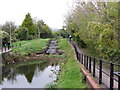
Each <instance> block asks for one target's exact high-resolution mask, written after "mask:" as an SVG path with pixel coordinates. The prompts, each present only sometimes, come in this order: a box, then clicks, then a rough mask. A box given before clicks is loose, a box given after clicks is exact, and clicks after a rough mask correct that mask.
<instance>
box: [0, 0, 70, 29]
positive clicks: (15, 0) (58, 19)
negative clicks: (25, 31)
mask: <svg viewBox="0 0 120 90" xmlns="http://www.w3.org/2000/svg"><path fill="white" fill-rule="evenodd" d="M71 1H72V0H0V24H4V23H5V22H6V21H14V22H15V24H17V25H21V24H22V21H23V20H24V18H25V15H26V14H27V13H28V12H29V13H30V14H31V16H32V18H34V17H38V18H39V19H42V20H43V21H44V22H45V23H46V24H48V25H49V26H50V27H51V28H62V25H63V22H64V18H65V15H66V14H67V11H68V10H69V9H68V7H69V5H70V3H71ZM68 4H69V5H68Z"/></svg>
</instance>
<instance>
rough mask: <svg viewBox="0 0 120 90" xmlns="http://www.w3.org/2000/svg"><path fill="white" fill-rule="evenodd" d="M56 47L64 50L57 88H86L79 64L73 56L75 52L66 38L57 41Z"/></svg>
mask: <svg viewBox="0 0 120 90" xmlns="http://www.w3.org/2000/svg"><path fill="white" fill-rule="evenodd" d="M58 47H59V48H60V49H61V50H64V51H65V54H66V55H65V56H64V60H63V61H62V62H61V68H62V71H61V72H60V75H59V76H58V80H57V82H56V87H57V88H87V85H86V84H85V83H84V82H83V80H82V77H83V76H82V71H81V70H80V64H79V63H78V62H77V60H76V58H75V52H74V50H73V49H72V47H71V46H70V44H69V43H68V42H67V40H66V39H60V40H59V41H58Z"/></svg>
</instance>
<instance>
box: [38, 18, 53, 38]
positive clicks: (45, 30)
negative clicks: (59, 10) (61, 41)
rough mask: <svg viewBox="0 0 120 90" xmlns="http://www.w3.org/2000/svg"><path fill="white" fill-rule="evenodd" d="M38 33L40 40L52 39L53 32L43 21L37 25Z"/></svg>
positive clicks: (39, 21)
mask: <svg viewBox="0 0 120 90" xmlns="http://www.w3.org/2000/svg"><path fill="white" fill-rule="evenodd" d="M36 26H37V28H38V31H37V34H38V36H39V37H40V38H51V37H52V31H51V29H50V28H49V26H48V25H47V24H45V22H44V21H43V20H38V21H37V24H36Z"/></svg>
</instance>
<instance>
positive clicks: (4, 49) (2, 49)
mask: <svg viewBox="0 0 120 90" xmlns="http://www.w3.org/2000/svg"><path fill="white" fill-rule="evenodd" d="M20 46H21V43H17V44H14V45H11V46H10V45H7V44H5V45H4V46H2V48H0V52H6V51H8V50H11V49H12V48H15V47H20Z"/></svg>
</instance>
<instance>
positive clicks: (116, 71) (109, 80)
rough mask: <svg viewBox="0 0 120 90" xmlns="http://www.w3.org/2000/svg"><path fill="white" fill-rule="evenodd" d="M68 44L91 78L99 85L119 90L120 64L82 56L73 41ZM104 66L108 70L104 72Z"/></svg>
mask: <svg viewBox="0 0 120 90" xmlns="http://www.w3.org/2000/svg"><path fill="white" fill-rule="evenodd" d="M69 42H70V43H71V44H72V45H73V46H74V48H75V52H76V56H77V60H78V61H79V62H80V63H81V64H83V65H84V66H85V68H86V69H87V70H88V71H89V73H92V76H93V77H97V78H98V83H99V84H104V85H105V86H106V87H107V88H110V89H111V90H112V89H113V88H118V90H120V64H116V63H112V62H108V61H106V60H102V59H98V58H94V57H90V56H87V55H84V54H82V53H80V52H79V50H78V46H77V45H76V44H75V43H74V42H73V41H69ZM104 65H106V66H109V68H107V70H105V68H104Z"/></svg>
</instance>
